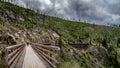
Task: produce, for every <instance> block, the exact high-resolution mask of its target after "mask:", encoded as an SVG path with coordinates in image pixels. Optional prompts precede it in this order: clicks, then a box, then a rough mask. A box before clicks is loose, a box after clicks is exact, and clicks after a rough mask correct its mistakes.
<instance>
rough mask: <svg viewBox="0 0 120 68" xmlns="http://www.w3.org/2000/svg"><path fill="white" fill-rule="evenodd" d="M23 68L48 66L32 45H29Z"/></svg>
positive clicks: (43, 67) (44, 67)
mask: <svg viewBox="0 0 120 68" xmlns="http://www.w3.org/2000/svg"><path fill="white" fill-rule="evenodd" d="M22 68H46V66H45V65H44V64H43V62H42V61H41V60H40V59H39V57H38V56H37V55H36V53H35V52H34V50H33V49H32V48H31V46H27V49H26V55H25V58H24V62H23V66H22Z"/></svg>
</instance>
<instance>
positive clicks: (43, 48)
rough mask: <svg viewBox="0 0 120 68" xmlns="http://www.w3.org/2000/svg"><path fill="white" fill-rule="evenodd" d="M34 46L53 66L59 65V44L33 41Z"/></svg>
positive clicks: (53, 67) (54, 67) (55, 67)
mask: <svg viewBox="0 0 120 68" xmlns="http://www.w3.org/2000/svg"><path fill="white" fill-rule="evenodd" d="M31 45H32V48H33V49H34V50H35V51H36V52H37V53H38V54H39V55H40V56H41V57H42V58H43V59H44V60H45V61H47V62H48V63H49V64H50V65H51V66H52V68H57V66H58V65H59V63H60V62H59V56H60V48H59V47H57V46H50V45H42V44H35V43H32V44H31Z"/></svg>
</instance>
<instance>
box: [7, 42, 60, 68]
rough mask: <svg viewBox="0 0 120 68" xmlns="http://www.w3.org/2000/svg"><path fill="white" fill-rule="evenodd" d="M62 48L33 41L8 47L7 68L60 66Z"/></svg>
mask: <svg viewBox="0 0 120 68" xmlns="http://www.w3.org/2000/svg"><path fill="white" fill-rule="evenodd" d="M59 55H60V48H59V47H57V46H50V45H43V44H35V43H31V44H29V45H25V44H18V45H15V46H10V47H6V49H5V60H6V68H58V66H59V63H60V62H59Z"/></svg>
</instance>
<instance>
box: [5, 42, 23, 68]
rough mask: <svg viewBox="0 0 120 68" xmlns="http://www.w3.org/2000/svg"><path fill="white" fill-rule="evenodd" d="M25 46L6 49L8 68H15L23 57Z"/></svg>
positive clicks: (19, 45) (20, 45)
mask: <svg viewBox="0 0 120 68" xmlns="http://www.w3.org/2000/svg"><path fill="white" fill-rule="evenodd" d="M24 48H25V44H18V45H15V46H9V47H6V49H5V51H4V52H5V62H6V68H14V66H15V64H16V63H17V61H18V59H19V58H20V57H21V55H22V53H23V50H24Z"/></svg>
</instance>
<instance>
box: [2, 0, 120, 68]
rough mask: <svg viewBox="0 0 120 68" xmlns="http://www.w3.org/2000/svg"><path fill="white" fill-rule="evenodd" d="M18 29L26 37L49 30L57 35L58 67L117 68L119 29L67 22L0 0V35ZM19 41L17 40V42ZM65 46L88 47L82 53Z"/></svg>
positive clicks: (119, 44) (119, 53)
mask: <svg viewBox="0 0 120 68" xmlns="http://www.w3.org/2000/svg"><path fill="white" fill-rule="evenodd" d="M20 30H22V31H25V32H26V34H27V33H28V34H29V35H31V34H32V35H34V33H37V37H39V36H41V34H40V32H41V31H42V32H45V31H46V32H47V34H50V33H51V32H52V31H54V32H56V33H58V34H59V35H60V37H61V39H60V41H59V46H60V47H61V60H60V61H61V64H60V68H119V67H120V28H118V27H110V26H102V25H95V24H88V23H85V22H74V21H67V20H63V19H60V18H56V17H51V16H46V15H43V14H38V13H36V12H34V11H32V10H30V9H25V8H22V7H19V6H16V5H12V4H10V3H7V2H2V1H0V32H1V34H0V36H2V35H3V34H2V33H4V32H5V33H7V32H11V33H12V32H13V35H14V32H19V31H20ZM36 30H37V31H38V32H36ZM50 31H51V32H50ZM44 34H46V33H43V35H44ZM47 36H51V35H47ZM29 37H30V38H28V39H27V40H26V41H25V42H28V41H32V39H33V38H34V39H38V38H37V37H35V36H34V37H33V38H32V36H29ZM0 42H1V41H0ZM19 42H20V41H18V40H17V43H19ZM38 42H39V41H38ZM69 44H79V46H83V45H80V44H89V46H88V48H87V49H85V50H84V49H82V50H78V49H76V48H74V46H71V45H69ZM4 45H5V44H4Z"/></svg>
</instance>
